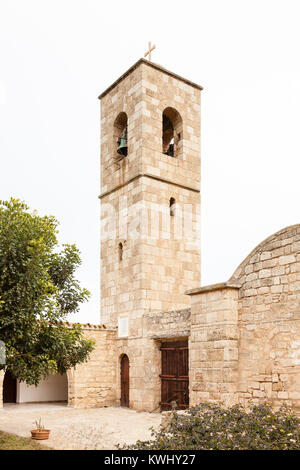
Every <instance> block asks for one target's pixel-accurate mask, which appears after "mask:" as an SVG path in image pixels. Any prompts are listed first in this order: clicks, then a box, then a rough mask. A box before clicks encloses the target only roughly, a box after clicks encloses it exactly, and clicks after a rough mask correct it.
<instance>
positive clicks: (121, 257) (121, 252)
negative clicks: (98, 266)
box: [119, 243, 123, 261]
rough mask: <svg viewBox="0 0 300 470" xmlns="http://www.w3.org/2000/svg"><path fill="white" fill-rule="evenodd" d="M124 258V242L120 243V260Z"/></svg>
mask: <svg viewBox="0 0 300 470" xmlns="http://www.w3.org/2000/svg"><path fill="white" fill-rule="evenodd" d="M122 260H123V243H119V261H122Z"/></svg>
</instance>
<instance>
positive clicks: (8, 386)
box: [3, 370, 17, 403]
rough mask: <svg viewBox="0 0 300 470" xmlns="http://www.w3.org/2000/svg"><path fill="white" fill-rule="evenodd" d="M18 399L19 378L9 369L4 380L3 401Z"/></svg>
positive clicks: (12, 401) (9, 401) (13, 401)
mask: <svg viewBox="0 0 300 470" xmlns="http://www.w3.org/2000/svg"><path fill="white" fill-rule="evenodd" d="M16 401H17V380H16V379H15V378H14V376H13V375H12V374H11V373H10V372H9V371H8V370H7V371H6V372H5V375H4V380H3V403H16Z"/></svg>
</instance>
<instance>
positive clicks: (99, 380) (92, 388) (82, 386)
mask: <svg viewBox="0 0 300 470" xmlns="http://www.w3.org/2000/svg"><path fill="white" fill-rule="evenodd" d="M84 335H85V336H86V337H87V338H89V339H92V340H93V341H95V343H96V347H95V349H94V351H93V352H92V354H91V357H90V359H89V361H88V362H86V363H84V364H79V365H78V366H76V367H75V369H73V370H72V371H69V372H68V382H69V383H68V387H69V400H68V406H72V407H75V408H100V407H102V406H116V405H117V404H119V403H118V402H117V398H116V331H115V330H109V329H105V328H102V329H97V328H93V327H90V328H84Z"/></svg>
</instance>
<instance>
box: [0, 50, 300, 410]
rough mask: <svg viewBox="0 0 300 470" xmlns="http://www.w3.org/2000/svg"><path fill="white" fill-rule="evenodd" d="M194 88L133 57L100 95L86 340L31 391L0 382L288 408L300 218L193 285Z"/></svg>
mask: <svg viewBox="0 0 300 470" xmlns="http://www.w3.org/2000/svg"><path fill="white" fill-rule="evenodd" d="M201 90H202V88H201V87H200V86H199V85H197V84H195V83H193V82H191V81H189V80H186V79H185V78H183V77H180V76H178V75H176V74H174V73H172V72H169V71H167V70H165V69H164V68H162V67H161V66H159V65H156V64H154V63H152V62H149V61H147V60H144V59H141V60H139V61H138V62H137V63H136V64H135V65H134V66H133V67H131V68H130V69H129V70H128V71H127V72H126V73H125V74H123V75H122V76H121V77H120V78H119V79H118V80H117V81H116V82H114V83H113V84H112V85H111V86H110V87H109V88H108V89H107V90H106V91H104V92H103V93H102V94H101V95H100V97H99V98H100V100H101V195H100V199H101V221H102V227H101V302H102V304H101V323H102V324H101V325H85V326H84V329H85V333H86V336H87V337H90V338H92V339H93V340H94V341H95V342H96V349H95V350H94V351H93V353H92V356H91V359H90V361H89V362H88V363H87V364H84V365H79V366H78V367H76V368H75V369H74V370H72V371H69V372H68V374H67V376H66V377H65V380H64V381H63V380H62V379H59V380H58V378H52V379H51V378H50V379H49V380H50V382H51V380H52V382H51V383H50V382H49V381H48V382H47V381H46V383H45V382H44V383H43V384H41V385H40V386H39V387H38V389H39V390H40V393H38V391H36V390H35V391H33V390H32V389H28V388H27V389H26V387H25V389H24V384H16V383H14V382H13V379H12V378H9V376H8V375H7V376H6V377H4V374H2V375H0V387H1V386H2V382H4V386H3V396H5V397H6V396H7V394H8V391H9V387H10V390H13V391H14V392H15V393H14V397H15V398H14V400H15V401H18V402H22V401H23V402H24V401H26V400H28V399H29V400H30V401H33V400H39V401H46V400H49V397H50V399H52V400H54V399H55V400H57V399H64V400H67V401H68V405H69V406H74V407H101V406H110V405H114V406H119V405H122V406H129V407H130V408H133V409H137V410H146V411H159V410H165V409H169V408H170V403H171V401H176V402H177V404H178V406H179V407H180V408H183V409H184V408H186V407H187V406H189V405H194V404H196V403H199V402H201V401H210V400H213V401H223V402H225V403H226V404H233V403H237V402H242V403H245V404H246V403H247V401H248V400H252V401H254V402H255V401H256V402H259V401H265V400H269V401H272V403H273V404H274V405H275V406H278V405H279V404H280V403H282V402H286V403H288V404H289V405H292V406H293V407H295V409H297V408H299V406H300V378H299V372H300V328H299V319H300V225H295V226H293V227H288V228H286V229H284V230H281V231H280V232H278V233H276V234H275V235H272V236H271V237H269V238H268V239H267V240H265V241H264V242H262V243H261V244H260V245H259V246H258V247H257V248H255V249H254V250H253V252H252V253H251V254H250V255H249V256H248V257H247V258H246V260H245V261H243V263H242V264H241V265H240V266H239V267H238V269H237V270H236V271H235V273H234V274H233V276H232V277H231V278H230V279H229V281H227V282H224V283H221V284H216V285H212V286H206V287H199V286H201V277H200V273H201V267H200V261H201V260H200V240H199V222H200V202H201V201H200V194H201V193H200V163H201V159H200V109H201V108H200V106H201ZM51 384H52V385H51ZM59 384H60V385H59ZM66 384H67V385H66ZM50 386H51V387H52V392H51V393H49V387H50ZM62 387H64V388H63V390H64V392H63V390H62ZM47 390H48V392H47V393H46V391H47ZM1 396H2V394H1ZM28 397H29V398H28ZM51 397H52V398H51ZM10 399H11V400H12V398H10ZM5 401H7V400H5Z"/></svg>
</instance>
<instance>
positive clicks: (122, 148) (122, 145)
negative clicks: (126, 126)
mask: <svg viewBox="0 0 300 470" xmlns="http://www.w3.org/2000/svg"><path fill="white" fill-rule="evenodd" d="M127 150H128V147H127V132H126V130H125V131H124V132H123V134H122V135H121V138H120V142H119V147H118V150H117V152H118V154H119V155H123V156H124V157H126V156H127Z"/></svg>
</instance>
